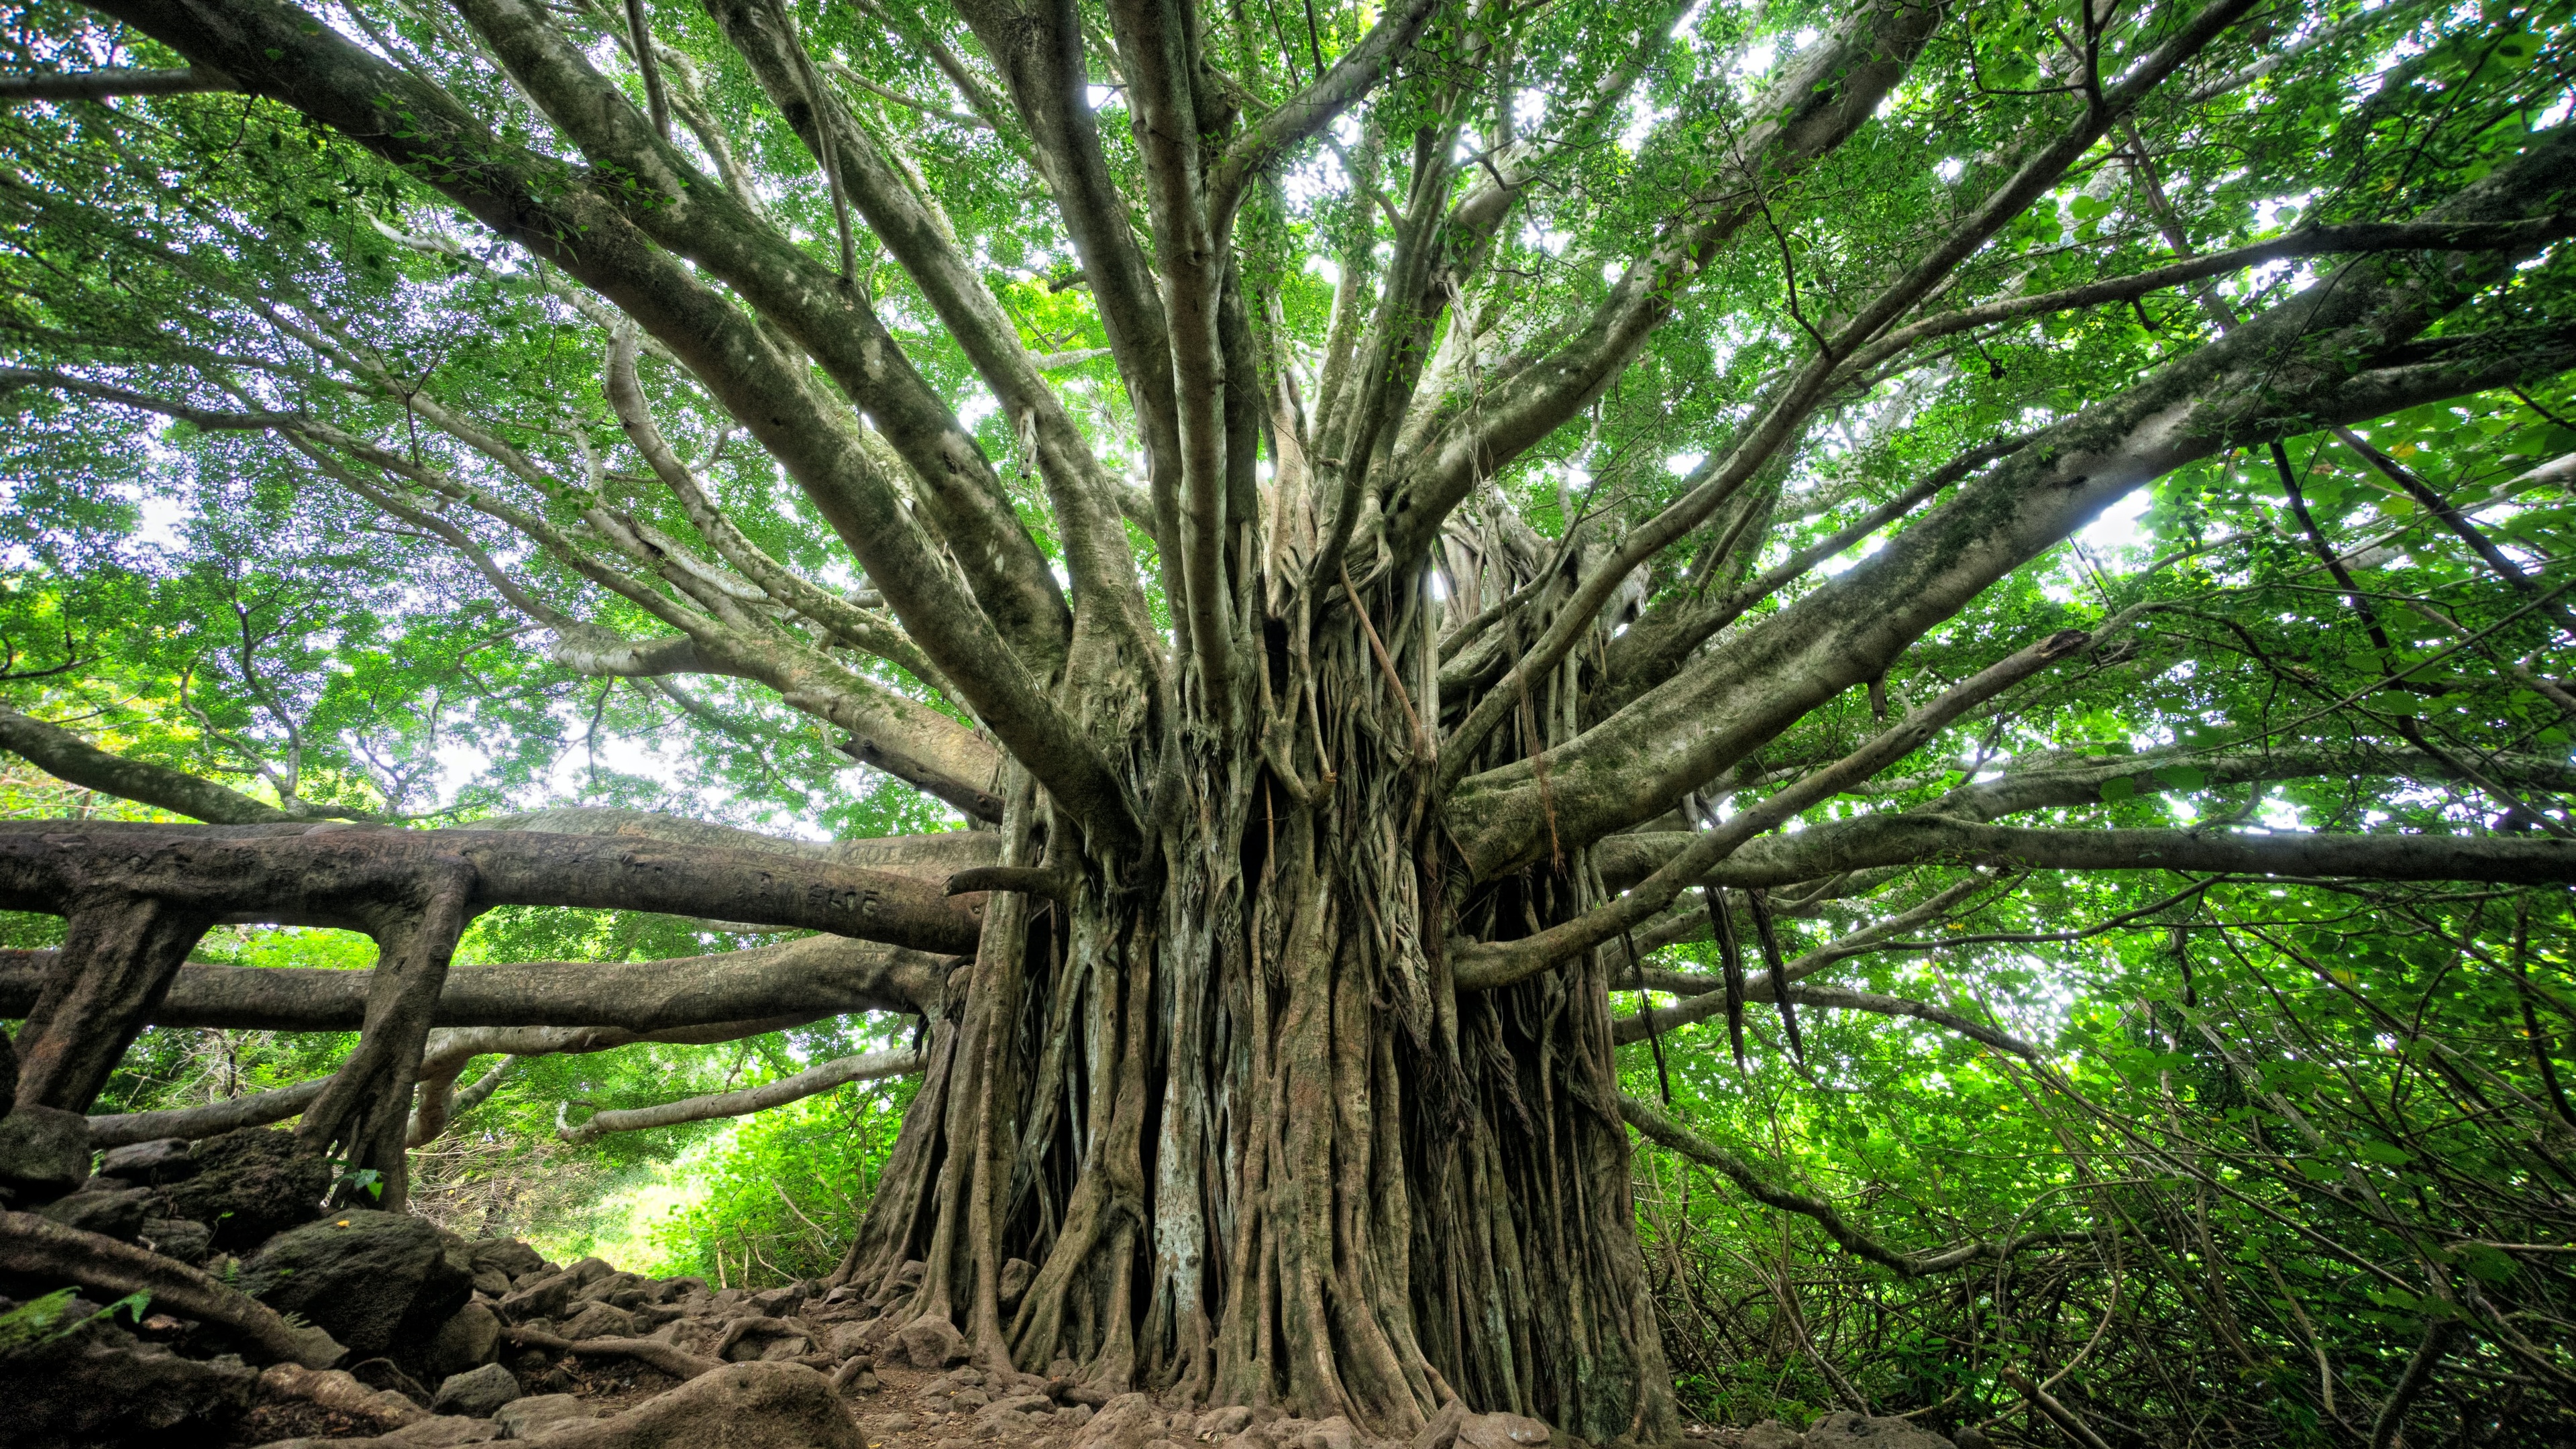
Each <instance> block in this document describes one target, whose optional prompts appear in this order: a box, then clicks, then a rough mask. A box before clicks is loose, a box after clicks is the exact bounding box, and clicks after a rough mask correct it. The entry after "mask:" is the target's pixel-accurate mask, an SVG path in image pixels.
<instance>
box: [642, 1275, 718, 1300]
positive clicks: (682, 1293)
mask: <svg viewBox="0 0 2576 1449" xmlns="http://www.w3.org/2000/svg"><path fill="white" fill-rule="evenodd" d="M706 1291H707V1280H706V1279H704V1278H665V1279H663V1280H662V1281H661V1282H659V1283H656V1284H654V1285H653V1294H652V1301H653V1302H655V1303H677V1302H679V1301H680V1300H681V1299H683V1298H686V1297H688V1296H689V1295H690V1294H692V1293H704V1292H706Z"/></svg>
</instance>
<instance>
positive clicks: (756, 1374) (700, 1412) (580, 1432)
mask: <svg viewBox="0 0 2576 1449" xmlns="http://www.w3.org/2000/svg"><path fill="white" fill-rule="evenodd" d="M546 1442H547V1443H548V1444H551V1445H554V1446H555V1449H659V1446H664V1445H671V1446H677V1445H708V1446H714V1445H722V1446H723V1449H866V1445H867V1440H866V1438H865V1436H863V1435H861V1434H860V1433H859V1426H858V1425H857V1424H855V1423H853V1422H852V1421H851V1419H850V1412H849V1410H847V1409H845V1408H843V1407H841V1401H840V1400H839V1399H837V1398H835V1397H834V1396H833V1394H832V1386H831V1384H830V1383H829V1382H828V1381H826V1380H825V1379H824V1377H823V1376H822V1375H821V1374H818V1373H816V1372H814V1371H813V1370H812V1369H809V1368H806V1367H804V1366H803V1365H801V1364H791V1363H743V1364H733V1365H729V1366H728V1367H725V1368H721V1369H718V1370H716V1371H715V1372H714V1373H710V1374H700V1375H699V1376H698V1377H696V1378H694V1379H691V1380H689V1381H688V1382H687V1383H685V1384H682V1385H680V1386H679V1387H678V1388H676V1389H673V1390H671V1391H670V1392H669V1393H666V1394H662V1395H659V1396H657V1397H654V1398H651V1399H647V1400H645V1401H644V1402H643V1403H641V1404H638V1405H636V1406H635V1407H634V1408H632V1409H629V1410H627V1411H626V1412H625V1413H623V1414H620V1415H618V1416H617V1417H616V1418H613V1419H601V1420H598V1421H596V1422H593V1423H588V1424H581V1425H577V1426H574V1427H572V1428H570V1429H566V1430H563V1431H561V1432H559V1433H555V1434H550V1435H548V1436H547V1437H546Z"/></svg>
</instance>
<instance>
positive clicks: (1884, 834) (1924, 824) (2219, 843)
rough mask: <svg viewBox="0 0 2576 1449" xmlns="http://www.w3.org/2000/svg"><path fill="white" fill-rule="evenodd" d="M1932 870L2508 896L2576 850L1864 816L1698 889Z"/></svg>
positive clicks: (1767, 849)
mask: <svg viewBox="0 0 2576 1449" xmlns="http://www.w3.org/2000/svg"><path fill="white" fill-rule="evenodd" d="M1689 837H1690V832H1686V831H1672V832H1665V833H1663V834H1660V835H1656V836H1644V835H1631V836H1612V837H1610V838H1609V839H1608V840H1604V841H1602V842H1600V846H1601V847H1602V848H1611V847H1619V848H1625V849H1638V848H1643V849H1646V850H1650V851H1670V850H1675V849H1677V848H1684V849H1686V848H1687V847H1688V843H1689ZM1631 842H1635V843H1636V844H1634V845H1632V844H1631ZM1929 861H1944V862H1949V863H1953V864H1959V865H1986V866H1994V867H1997V868H2000V869H2007V870H2183V871H2208V872H2226V873H2230V874H2238V875H2283V876H2301V877H2309V876H2347V877H2352V878H2355V879H2361V880H2474V881H2494V882H2497V883H2499V884H2506V885H2563V884H2568V883H2576V842H2565V841H2558V840H2551V839H2545V838H2543V839H2525V838H2522V837H2518V836H2495V835H2322V834H2319V835H2305V834H2294V833H2290V832H2273V833H2255V832H2242V831H2232V830H2025V829H2017V828H2014V827H2011V826H2004V825H1981V824H1978V823H1977V822H1975V821H1971V820H1954V819H1949V818H1946V817H1942V816H1932V815H1868V816H1863V817H1861V818H1860V819H1857V820H1837V821H1834V822H1832V823H1830V824H1824V825H1811V826H1808V827H1807V828H1806V829H1804V830H1801V831H1799V832H1798V833H1796V834H1794V835H1776V836H1770V837H1766V838H1764V839H1762V840H1757V841H1754V842H1752V843H1751V844H1748V845H1746V846H1745V847H1744V848H1743V849H1741V850H1738V851H1737V852H1736V853H1735V854H1734V855H1733V856H1732V857H1730V858H1729V859H1727V860H1726V861H1724V862H1723V863H1721V864H1720V865H1718V866H1717V867H1716V868H1715V869H1714V870H1711V871H1710V872H1708V874H1707V875H1706V876H1704V877H1702V879H1703V880H1705V881H1707V882H1710V883H1712V884H1717V885H1729V886H1780V885H1789V884H1792V883H1794V882H1797V881H1804V880H1818V879H1821V878H1823V877H1825V876H1829V875H1834V874H1837V873H1839V872H1842V871H1849V870H1868V869H1872V868H1874V867H1879V866H1892V865H1920V864H1923V863H1925V862H1929ZM1630 868H1633V866H1632V867H1630ZM1604 873H1605V874H1606V873H1607V871H1606V869H1605V872H1604Z"/></svg>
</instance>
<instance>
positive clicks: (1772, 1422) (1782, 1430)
mask: <svg viewBox="0 0 2576 1449" xmlns="http://www.w3.org/2000/svg"><path fill="white" fill-rule="evenodd" d="M1803 1442H1804V1439H1803V1437H1802V1436H1801V1435H1800V1434H1799V1433H1798V1431H1797V1430H1795V1429H1792V1428H1790V1427H1789V1426H1788V1425H1786V1424H1783V1423H1781V1422H1780V1421H1779V1420H1777V1419H1765V1420H1763V1421H1762V1422H1761V1423H1759V1424H1756V1425H1754V1426H1753V1427H1752V1428H1750V1429H1747V1430H1745V1431H1744V1432H1743V1433H1741V1434H1739V1435H1737V1436H1736V1439H1735V1444H1736V1449H1800V1445H1801V1444H1802V1443H1803Z"/></svg>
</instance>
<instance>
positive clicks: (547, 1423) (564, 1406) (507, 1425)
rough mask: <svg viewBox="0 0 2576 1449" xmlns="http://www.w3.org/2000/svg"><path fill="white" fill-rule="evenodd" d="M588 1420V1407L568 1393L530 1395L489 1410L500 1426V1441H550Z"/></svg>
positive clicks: (493, 1420) (493, 1419) (589, 1415)
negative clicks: (556, 1434)
mask: <svg viewBox="0 0 2576 1449" xmlns="http://www.w3.org/2000/svg"><path fill="white" fill-rule="evenodd" d="M590 1417H591V1414H590V1405H588V1404H585V1403H583V1402H582V1401H581V1400H579V1399H576V1398H574V1397H573V1396H572V1395H570V1394H533V1395H530V1396H529V1397H527V1398H524V1399H512V1400H511V1401H510V1402H508V1403H506V1404H503V1405H502V1406H501V1407H500V1408H498V1409H495V1410H493V1411H492V1422H493V1423H495V1424H498V1425H500V1426H501V1437H502V1438H504V1439H542V1438H550V1437H552V1436H553V1435H554V1434H555V1433H557V1432H559V1431H562V1430H570V1429H578V1428H580V1427H582V1426H583V1425H585V1424H586V1423H588V1421H589V1420H590Z"/></svg>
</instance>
